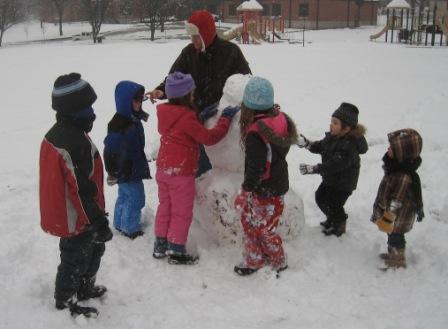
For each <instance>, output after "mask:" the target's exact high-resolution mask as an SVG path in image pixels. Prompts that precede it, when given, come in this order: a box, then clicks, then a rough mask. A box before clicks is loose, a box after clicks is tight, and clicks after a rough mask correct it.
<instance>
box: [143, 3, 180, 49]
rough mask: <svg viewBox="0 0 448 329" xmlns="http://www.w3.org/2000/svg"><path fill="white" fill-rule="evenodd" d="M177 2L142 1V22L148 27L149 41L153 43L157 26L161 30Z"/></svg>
mask: <svg viewBox="0 0 448 329" xmlns="http://www.w3.org/2000/svg"><path fill="white" fill-rule="evenodd" d="M177 2H178V1H172V0H142V9H143V15H144V16H143V22H144V23H145V24H146V25H147V26H148V27H149V31H150V33H151V41H154V39H155V33H156V29H157V28H158V27H159V26H161V27H162V30H163V27H164V24H165V21H166V19H167V17H169V16H170V13H172V11H173V10H174V7H175V5H176V3H177Z"/></svg>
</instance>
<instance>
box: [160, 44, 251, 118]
mask: <svg viewBox="0 0 448 329" xmlns="http://www.w3.org/2000/svg"><path fill="white" fill-rule="evenodd" d="M175 71H178V72H182V73H189V74H191V75H192V77H193V79H194V81H195V83H196V90H195V95H194V96H195V102H196V105H197V106H198V107H199V108H200V109H203V108H204V107H206V106H208V105H211V104H213V103H215V102H217V101H219V100H220V99H221V97H222V90H223V88H224V84H225V83H226V80H227V78H228V77H230V76H231V75H233V74H237V73H241V74H248V73H251V71H250V68H249V65H248V63H247V61H246V59H245V58H244V55H243V53H242V52H241V50H240V48H239V47H238V46H237V45H236V44H234V43H233V42H230V41H226V40H223V39H220V38H219V37H216V38H215V40H214V41H213V42H212V44H211V45H210V46H209V47H207V48H206V50H205V52H198V51H197V50H196V49H195V48H194V46H193V44H191V43H190V44H189V45H188V46H186V47H185V48H184V49H183V50H182V52H181V54H180V55H179V57H178V58H177V59H176V61H175V62H174V64H173V66H172V67H171V69H170V72H169V73H173V72H175ZM156 89H159V90H162V91H165V82H163V83H161V84H160V85H159V86H158V87H157V88H156Z"/></svg>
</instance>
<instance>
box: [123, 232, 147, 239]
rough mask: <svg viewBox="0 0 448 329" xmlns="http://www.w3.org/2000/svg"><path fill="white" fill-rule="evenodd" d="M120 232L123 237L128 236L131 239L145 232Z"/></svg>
mask: <svg viewBox="0 0 448 329" xmlns="http://www.w3.org/2000/svg"><path fill="white" fill-rule="evenodd" d="M121 234H123V235H124V236H125V237H127V238H129V239H131V240H134V239H136V238H138V237H139V236H142V235H144V234H145V232H143V231H137V232H134V233H125V232H123V231H121Z"/></svg>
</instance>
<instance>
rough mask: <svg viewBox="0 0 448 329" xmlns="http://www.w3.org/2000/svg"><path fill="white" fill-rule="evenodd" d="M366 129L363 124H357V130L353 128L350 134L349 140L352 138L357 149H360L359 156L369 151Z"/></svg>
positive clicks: (348, 135)
mask: <svg viewBox="0 0 448 329" xmlns="http://www.w3.org/2000/svg"><path fill="white" fill-rule="evenodd" d="M366 131H367V129H366V127H364V126H363V125H361V124H357V125H356V127H355V128H353V129H352V130H351V131H350V132H349V133H348V134H347V138H350V139H352V140H354V141H355V143H356V148H357V149H358V152H359V154H364V153H366V152H367V150H368V149H369V146H368V145H367V141H366V139H365V137H364V135H365V134H366Z"/></svg>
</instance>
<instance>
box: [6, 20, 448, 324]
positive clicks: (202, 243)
mask: <svg viewBox="0 0 448 329" xmlns="http://www.w3.org/2000/svg"><path fill="white" fill-rule="evenodd" d="M23 28H24V27H23V26H21V27H20V26H19V27H17V29H23ZM380 28H381V27H376V28H362V29H350V30H349V29H341V30H327V31H313V32H308V33H307V35H306V38H307V41H308V42H309V43H307V44H306V46H305V47H301V46H299V45H289V44H274V45H273V44H263V45H259V46H255V45H241V48H242V50H243V52H244V54H245V56H246V58H247V59H248V61H249V63H250V66H251V69H252V71H253V73H255V74H257V75H260V76H263V77H266V78H268V79H270V80H271V81H272V83H273V85H274V88H275V93H276V96H275V97H276V101H277V102H278V103H280V104H281V106H282V109H283V110H284V111H285V112H287V113H288V114H289V115H291V116H292V117H293V118H294V119H295V121H296V124H297V126H298V128H299V129H300V130H301V132H302V133H303V134H304V135H306V136H307V137H308V138H310V139H318V138H321V137H322V136H323V134H324V132H325V131H326V129H327V128H328V126H329V121H330V116H331V113H332V112H333V111H334V109H335V108H336V107H337V106H338V105H339V104H340V103H341V102H342V101H348V102H352V103H354V104H356V105H357V106H358V107H359V109H360V118H359V119H360V122H361V123H363V124H365V125H366V126H367V128H368V134H367V140H368V142H369V146H370V150H369V152H368V153H367V154H366V155H364V156H363V157H362V167H361V175H360V180H359V185H358V189H357V190H356V191H355V192H354V194H353V196H352V197H351V198H350V199H349V201H348V203H347V207H346V209H347V211H348V214H349V222H348V232H347V234H346V235H344V236H342V237H341V238H339V239H338V238H335V237H325V236H323V235H322V234H321V233H320V229H319V227H318V226H319V224H318V223H319V221H321V220H322V214H321V213H320V211H319V210H318V208H317V206H316V204H315V202H314V191H315V189H316V188H317V186H318V184H319V183H320V177H318V176H301V175H300V174H299V170H298V164H299V163H300V162H306V163H310V164H314V163H317V162H318V161H320V159H319V157H317V156H315V155H312V154H310V153H308V152H307V151H305V150H299V149H297V148H294V149H292V150H291V152H290V154H289V157H288V161H289V165H290V181H291V188H292V189H294V190H295V191H296V192H297V193H298V194H299V195H300V196H301V197H302V198H303V200H304V205H305V216H306V226H305V228H304V230H303V231H302V232H301V234H300V236H299V237H298V238H297V239H296V240H294V241H288V242H286V243H285V248H286V251H287V253H288V257H289V269H288V270H287V271H285V272H284V273H282V276H281V278H280V279H276V278H275V276H274V275H273V274H272V273H271V272H270V271H268V270H262V271H259V272H258V273H257V274H255V275H253V276H251V277H247V278H241V277H238V276H237V275H235V274H234V273H233V265H234V264H236V263H237V262H238V261H239V260H240V253H241V248H240V245H238V244H231V245H227V244H222V243H221V244H219V243H218V242H217V241H213V240H212V239H210V238H209V237H207V236H206V235H205V234H204V232H202V231H201V230H200V229H199V227H198V226H197V225H193V227H192V231H191V235H190V241H189V248H190V249H193V250H195V251H197V252H198V253H199V254H200V257H201V259H200V263H199V264H198V265H197V266H192V267H176V266H171V265H168V264H167V263H165V262H164V261H157V260H155V259H153V258H152V256H151V252H152V243H153V240H154V239H153V235H152V229H153V220H154V213H155V209H156V206H157V187H156V185H155V182H154V180H151V181H147V182H146V183H145V188H146V194H147V197H146V201H147V205H146V207H145V209H144V221H145V232H146V235H145V236H144V237H142V238H138V239H136V240H135V241H130V240H129V239H127V238H124V237H122V236H120V235H118V234H116V235H115V237H114V239H113V240H112V241H111V242H110V243H108V244H107V250H106V254H105V256H104V258H103V263H102V267H101V269H100V271H99V272H98V282H99V283H103V284H105V285H107V286H108V288H109V292H108V294H107V297H106V298H104V299H103V300H102V301H89V302H88V304H89V305H93V306H97V307H98V308H99V310H100V315H99V317H98V318H97V319H92V320H86V319H85V318H83V317H78V318H76V319H72V318H71V317H70V315H69V313H68V312H66V311H57V310H56V309H55V308H54V300H53V290H54V279H55V274H56V267H57V265H58V263H59V252H58V239H57V238H55V237H52V236H49V235H47V234H45V233H43V232H42V231H41V229H40V226H39V204H38V200H39V199H38V154H39V146H40V142H41V140H42V137H43V136H44V134H45V132H46V131H47V130H48V129H49V127H50V126H51V125H52V124H53V122H54V111H52V110H51V98H50V93H51V89H52V84H53V82H54V80H55V78H56V77H57V76H58V75H60V74H64V73H69V72H72V71H76V72H80V73H81V74H82V75H83V78H85V79H86V80H88V81H89V82H90V83H91V84H92V86H93V87H94V88H95V90H96V92H97V94H98V96H99V97H98V100H97V102H96V103H95V105H94V108H95V110H96V113H97V120H96V122H95V126H94V130H93V132H92V134H91V136H92V139H93V140H94V141H95V143H96V144H97V146H98V147H99V148H100V149H101V150H102V147H103V143H102V142H103V139H104V137H105V134H106V126H107V122H108V121H109V120H110V118H111V117H112V115H113V113H114V110H115V105H114V98H113V93H114V87H115V85H116V83H117V82H118V81H120V80H124V79H130V80H135V81H137V82H139V83H142V84H144V85H145V86H146V87H147V88H148V89H151V88H153V87H154V86H156V85H157V84H158V83H159V82H160V81H161V80H162V79H163V78H164V76H165V74H166V73H167V71H168V69H169V67H170V65H171V64H172V62H173V61H174V59H175V58H176V57H177V55H178V54H179V52H180V49H181V48H182V47H184V46H185V45H186V42H187V41H185V40H183V41H182V40H177V41H175V40H174V41H173V40H172V41H170V42H166V43H163V42H160V41H159V42H158V43H154V44H151V43H150V42H148V41H138V40H133V39H131V38H130V40H124V38H120V39H118V38H117V39H114V38H110V39H109V38H107V39H106V41H105V43H103V44H100V45H92V44H91V43H90V42H87V41H86V42H76V43H75V42H72V41H63V42H57V43H51V44H32V45H24V46H13V45H9V46H8V45H6V47H2V48H0V111H1V116H2V124H1V126H0V149H2V150H3V156H2V159H1V161H0V182H1V184H0V212H1V214H2V220H1V223H2V229H1V230H0V291H1V296H2V297H1V298H0V328H13V329H22V328H34V329H41V328H42V329H53V328H77V327H89V328H90V327H91V328H108V329H112V328H117V329H128V328H129V329H130V328H184V329H186V328H194V329H202V328H204V329H205V328H207V329H208V328H244V329H247V328H266V329H267V328H307V329H313V328H315V329H327V328H354V329H362V328H381V329H387V328H394V329H395V328H403V329H410V328H425V329H428V328H430V329H442V328H447V326H448V314H447V309H448V257H447V255H448V253H447V251H448V242H447V236H448V218H447V217H448V192H447V186H448V175H447V174H446V170H447V169H446V168H447V167H446V166H448V144H447V140H448V131H447V125H448V112H447V107H448V89H447V85H448V76H447V72H448V47H435V48H415V47H406V46H405V45H398V44H393V45H391V44H384V43H383V41H382V40H384V39H381V41H379V42H369V41H368V36H369V35H370V34H371V33H373V32H376V31H378V30H379V29H380ZM28 33H29V34H28V35H29V36H30V35H35V34H37V33H39V31H34V32H31V31H28ZM18 35H19V34H16V37H14V38H12V37H11V38H10V39H8V32H7V34H6V35H5V41H9V42H13V41H21V40H24V41H26V39H25V38H22V39H20V38H19V37H17V36H18ZM22 36H23V34H22ZM145 106H146V110H147V111H148V112H150V114H151V116H150V120H149V124H148V125H147V126H146V134H147V139H148V142H149V143H148V144H149V146H148V150H147V151H148V153H150V152H151V147H152V145H154V144H155V141H156V140H157V139H158V136H157V131H156V122H155V120H156V116H155V113H154V106H153V105H151V104H150V103H149V102H147V103H145ZM407 127H412V128H415V129H417V130H418V131H419V132H420V133H421V134H422V136H423V140H424V148H423V154H422V157H423V164H422V167H421V168H420V170H419V173H420V176H421V179H422V185H423V186H422V187H423V198H424V205H425V212H426V218H425V219H424V221H423V222H422V223H416V225H415V228H414V230H413V231H412V232H411V233H409V234H407V241H408V244H407V256H408V268H407V269H406V270H397V271H388V272H386V273H385V272H382V271H379V270H378V269H377V267H378V265H379V264H380V262H379V259H378V257H377V254H378V253H379V252H380V251H384V250H385V247H386V236H385V234H382V233H380V232H379V231H378V230H377V228H376V226H375V225H373V224H372V223H370V221H369V218H370V215H371V209H372V203H373V201H374V198H375V195H376V191H377V187H378V184H379V181H380V179H381V177H382V170H381V158H382V155H383V154H384V152H385V151H386V149H387V138H386V133H387V132H390V131H393V130H396V129H400V128H407ZM151 168H152V170H153V173H154V172H155V170H154V166H153V164H151ZM115 197H116V188H110V187H107V188H106V198H107V209H108V210H109V211H110V212H111V213H113V205H114V201H115Z"/></svg>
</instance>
